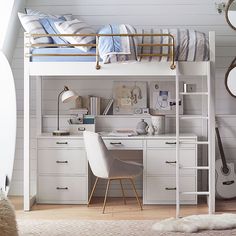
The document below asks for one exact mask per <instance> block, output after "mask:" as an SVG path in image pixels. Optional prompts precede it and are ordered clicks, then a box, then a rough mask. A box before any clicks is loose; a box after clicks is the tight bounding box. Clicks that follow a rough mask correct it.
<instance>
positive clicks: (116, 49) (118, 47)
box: [98, 24, 137, 63]
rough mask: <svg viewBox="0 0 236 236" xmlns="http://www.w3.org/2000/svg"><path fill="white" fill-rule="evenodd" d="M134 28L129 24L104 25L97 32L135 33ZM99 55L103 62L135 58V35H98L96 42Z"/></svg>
mask: <svg viewBox="0 0 236 236" xmlns="http://www.w3.org/2000/svg"><path fill="white" fill-rule="evenodd" d="M135 33H136V30H135V28H133V27H132V26H131V25H126V24H121V25H106V26H104V27H103V28H102V29H101V30H100V31H99V34H135ZM98 49H99V54H100V57H101V58H102V60H103V63H111V62H116V61H127V60H137V38H136V37H128V36H127V37H126V36H124V37H120V36H111V37H107V36H105V37H102V36H101V37H100V38H99V43H98Z"/></svg>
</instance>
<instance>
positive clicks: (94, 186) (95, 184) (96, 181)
mask: <svg viewBox="0 0 236 236" xmlns="http://www.w3.org/2000/svg"><path fill="white" fill-rule="evenodd" d="M97 183H98V177H97V178H96V180H95V183H94V185H93V189H92V192H91V194H90V197H89V201H88V205H87V206H88V207H89V204H90V202H91V199H92V196H93V193H94V191H95V188H96V186H97Z"/></svg>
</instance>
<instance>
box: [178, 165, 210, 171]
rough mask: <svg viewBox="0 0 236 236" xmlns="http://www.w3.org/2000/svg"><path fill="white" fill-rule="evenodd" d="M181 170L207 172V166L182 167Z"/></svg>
mask: <svg viewBox="0 0 236 236" xmlns="http://www.w3.org/2000/svg"><path fill="white" fill-rule="evenodd" d="M180 168H181V169H195V170H209V169H210V168H209V166H183V167H180Z"/></svg>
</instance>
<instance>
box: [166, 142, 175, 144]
mask: <svg viewBox="0 0 236 236" xmlns="http://www.w3.org/2000/svg"><path fill="white" fill-rule="evenodd" d="M166 144H172V145H174V144H176V142H166Z"/></svg>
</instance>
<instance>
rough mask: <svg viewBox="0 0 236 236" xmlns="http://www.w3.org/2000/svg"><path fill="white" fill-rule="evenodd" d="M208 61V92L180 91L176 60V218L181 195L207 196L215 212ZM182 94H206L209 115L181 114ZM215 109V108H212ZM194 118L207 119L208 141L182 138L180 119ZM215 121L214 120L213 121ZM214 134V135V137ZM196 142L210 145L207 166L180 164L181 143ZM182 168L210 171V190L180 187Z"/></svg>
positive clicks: (208, 66)
mask: <svg viewBox="0 0 236 236" xmlns="http://www.w3.org/2000/svg"><path fill="white" fill-rule="evenodd" d="M206 63H207V76H206V77H207V92H187V91H184V92H180V90H179V89H180V88H179V82H180V78H179V77H180V71H179V69H180V68H179V64H178V62H176V218H179V217H180V198H181V195H196V196H207V199H208V213H209V214H212V213H213V212H214V206H215V205H214V204H215V202H214V199H215V194H214V193H215V191H214V186H213V184H214V178H215V174H214V169H213V168H215V167H214V159H215V157H214V152H213V151H212V149H213V147H214V146H213V145H212V142H214V140H215V136H214V131H212V130H214V128H215V127H214V119H215V117H213V116H214V109H213V101H212V99H213V96H212V90H211V89H212V88H211V87H212V84H211V70H210V66H211V64H210V62H206ZM180 95H183V96H199V95H200V96H206V97H207V115H205V116H204V115H197V116H195V115H193V116H191V115H180V112H179V108H180V105H179V102H178V101H179V99H180ZM212 109H213V110H212ZM187 119H188V120H193V119H202V120H206V121H207V141H196V142H188V141H184V140H181V137H180V120H187ZM212 121H213V122H212ZM213 136H214V137H213ZM190 143H191V144H195V145H197V146H198V145H207V146H208V151H207V152H208V153H207V157H208V165H207V166H184V167H182V166H181V165H180V160H181V157H180V144H190ZM181 169H194V170H196V171H199V170H207V171H208V191H198V190H197V189H196V191H194V192H191V191H189V192H187V191H186V192H185V191H183V192H182V191H181V189H180V185H181V183H180V170H181Z"/></svg>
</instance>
